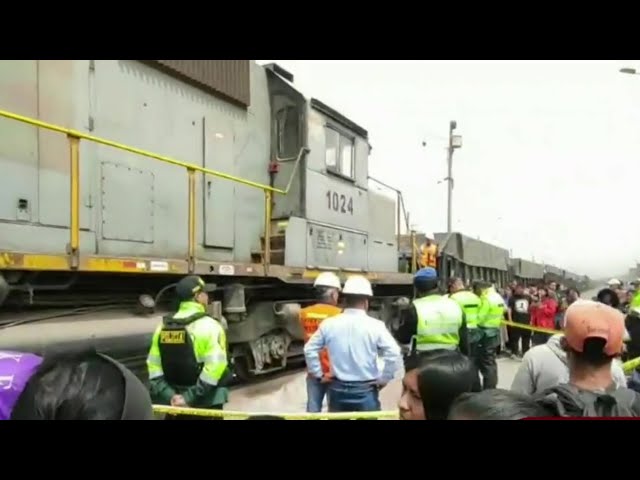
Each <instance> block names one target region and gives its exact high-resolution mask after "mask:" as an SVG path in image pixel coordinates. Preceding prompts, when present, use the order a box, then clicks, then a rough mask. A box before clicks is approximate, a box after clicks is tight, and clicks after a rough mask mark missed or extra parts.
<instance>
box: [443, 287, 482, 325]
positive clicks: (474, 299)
mask: <svg viewBox="0 0 640 480" xmlns="http://www.w3.org/2000/svg"><path fill="white" fill-rule="evenodd" d="M449 298H451V300H454V301H455V302H456V303H457V304H458V305H460V308H462V311H463V312H464V316H465V319H466V320H467V328H468V329H473V328H478V312H479V310H480V303H481V300H480V297H479V296H477V295H476V294H475V293H473V292H470V291H468V290H460V291H459V292H456V293H452V294H451V295H449Z"/></svg>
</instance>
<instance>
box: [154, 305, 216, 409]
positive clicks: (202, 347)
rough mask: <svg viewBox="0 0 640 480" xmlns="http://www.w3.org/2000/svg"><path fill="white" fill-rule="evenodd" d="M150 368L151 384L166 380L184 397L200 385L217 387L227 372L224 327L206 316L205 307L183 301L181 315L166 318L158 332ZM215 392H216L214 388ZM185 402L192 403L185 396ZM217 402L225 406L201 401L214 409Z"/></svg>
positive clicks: (208, 400) (177, 313) (204, 400)
mask: <svg viewBox="0 0 640 480" xmlns="http://www.w3.org/2000/svg"><path fill="white" fill-rule="evenodd" d="M147 368H148V371H149V380H150V381H152V382H153V381H154V380H155V379H159V378H161V377H163V379H164V381H166V383H167V384H169V386H171V387H172V388H173V389H174V390H176V392H178V393H181V394H182V393H183V392H184V391H186V390H189V389H190V388H191V387H194V386H195V385H196V384H198V382H202V383H203V384H204V385H206V386H207V387H217V386H218V384H219V383H220V381H221V379H222V378H223V376H225V374H227V373H228V360H227V338H226V333H225V331H224V328H222V325H220V323H219V322H217V321H216V320H214V319H213V318H211V317H210V316H208V315H207V314H206V313H205V308H204V306H203V305H201V304H199V303H197V302H193V301H187V302H182V303H181V304H180V308H179V310H178V312H176V313H175V314H174V315H170V316H167V317H165V318H164V319H163V322H162V324H161V325H159V326H158V328H157V329H156V330H155V332H154V334H153V338H152V340H151V348H150V350H149V355H148V356H147ZM212 391H213V392H215V388H214V389H212ZM185 400H186V401H187V404H190V403H189V399H188V398H187V397H186V396H185ZM203 402H204V403H203ZM217 402H219V403H224V401H219V400H217V399H215V398H210V399H201V401H200V402H199V404H200V405H201V406H211V405H217V404H219V403H217ZM207 403H208V404H209V405H206V404H207Z"/></svg>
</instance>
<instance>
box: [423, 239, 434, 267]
mask: <svg viewBox="0 0 640 480" xmlns="http://www.w3.org/2000/svg"><path fill="white" fill-rule="evenodd" d="M420 253H421V256H420V266H421V267H423V268H424V267H433V268H436V266H437V265H436V263H437V259H438V247H437V246H436V245H435V244H434V243H432V244H431V245H430V246H428V247H427V244H426V243H425V244H423V245H422V246H421V247H420Z"/></svg>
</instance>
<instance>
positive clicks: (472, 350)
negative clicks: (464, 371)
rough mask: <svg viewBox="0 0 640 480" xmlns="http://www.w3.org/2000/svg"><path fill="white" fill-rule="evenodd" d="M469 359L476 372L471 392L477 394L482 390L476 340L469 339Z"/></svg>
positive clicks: (478, 348) (478, 346) (478, 345)
mask: <svg viewBox="0 0 640 480" xmlns="http://www.w3.org/2000/svg"><path fill="white" fill-rule="evenodd" d="M469 359H470V360H471V363H473V366H474V367H475V370H476V372H475V378H474V381H473V391H474V392H479V391H481V390H482V382H481V381H480V341H479V340H477V339H474V340H472V339H471V338H470V339H469Z"/></svg>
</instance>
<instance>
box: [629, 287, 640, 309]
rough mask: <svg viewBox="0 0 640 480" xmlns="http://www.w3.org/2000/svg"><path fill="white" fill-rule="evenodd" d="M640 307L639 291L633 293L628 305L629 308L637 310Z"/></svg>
mask: <svg viewBox="0 0 640 480" xmlns="http://www.w3.org/2000/svg"><path fill="white" fill-rule="evenodd" d="M638 307H640V290H637V291H635V292H633V296H632V297H631V302H630V303H629V308H630V309H631V308H638Z"/></svg>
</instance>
